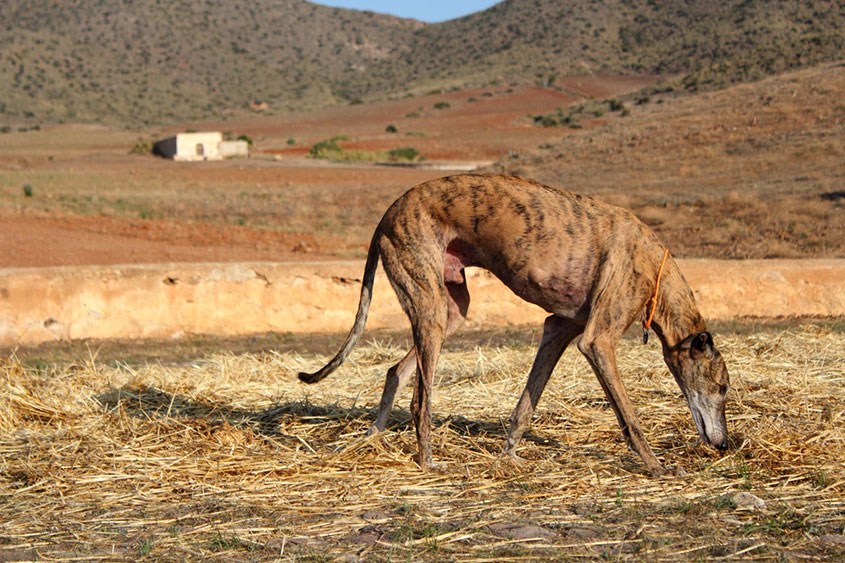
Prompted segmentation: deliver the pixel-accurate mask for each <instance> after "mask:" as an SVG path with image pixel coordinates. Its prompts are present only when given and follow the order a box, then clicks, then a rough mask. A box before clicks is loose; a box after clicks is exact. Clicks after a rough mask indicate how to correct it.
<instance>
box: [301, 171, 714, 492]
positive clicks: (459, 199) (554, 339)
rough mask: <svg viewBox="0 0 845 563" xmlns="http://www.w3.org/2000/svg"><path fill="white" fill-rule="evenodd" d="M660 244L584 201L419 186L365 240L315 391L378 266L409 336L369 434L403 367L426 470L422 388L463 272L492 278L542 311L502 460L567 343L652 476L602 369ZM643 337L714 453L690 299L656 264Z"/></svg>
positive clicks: (644, 291) (517, 184) (674, 270)
mask: <svg viewBox="0 0 845 563" xmlns="http://www.w3.org/2000/svg"><path fill="white" fill-rule="evenodd" d="M664 250H665V248H664V246H663V245H662V244H661V243H660V241H659V240H658V238H657V236H656V235H655V234H654V232H653V231H652V230H651V229H649V228H648V227H647V226H645V225H644V224H643V223H642V222H640V221H639V220H638V219H637V218H636V217H635V216H634V215H633V214H632V213H631V212H629V211H627V210H625V209H621V208H619V207H614V206H612V205H609V204H606V203H603V202H600V201H596V200H594V199H592V198H590V197H586V196H583V195H579V194H576V193H571V192H568V191H565V190H561V189H556V188H552V187H549V186H544V185H542V184H539V183H537V182H534V181H531V180H525V179H521V178H517V177H513V176H497V175H481V174H467V175H462V176H452V177H447V178H441V179H438V180H432V181H430V182H425V183H423V184H420V185H418V186H416V187H414V188H412V189H410V190H409V191H408V192H406V193H405V194H404V195H402V196H401V197H400V198H399V199H397V200H396V201H395V202H394V203H393V205H391V206H390V208H389V209H388V210H387V212H386V213H385V214H384V217H383V218H382V220H381V222H380V223H379V225H378V227H377V228H376V230H375V233H374V234H373V238H372V242H371V243H370V248H369V252H368V254H367V263H366V267H365V269H364V278H363V282H362V287H361V300H360V302H359V304H358V314H357V315H356V317H355V323H354V325H353V327H352V330H351V331H350V333H349V336H348V337H347V338H346V341H345V343H344V344H343V347H342V349H341V350H340V351H339V352H338V353H337V355H336V356H335V357H334V358H333V359H332V360H331V361H330V362H329V363H328V364H327V365H326V366H325V367H323V368H322V369H321V370H319V371H317V372H315V373H312V374H308V373H300V374H299V378H300V379H301V380H302V381H304V382H306V383H315V382H317V381H320V380H321V379H323V378H324V377H326V376H327V375H328V374H330V373H331V372H332V371H334V370H335V369H336V368H337V367H338V366H339V365H340V364H341V363H343V361H344V360H345V359H346V357H347V356H348V355H349V352H350V351H351V349H352V347H353V346H354V345H355V343H356V342H357V341H358V338H359V337H360V336H361V333H362V332H363V330H364V324H365V322H366V319H367V312H368V311H369V306H370V297H371V295H372V288H373V278H374V276H375V271H376V267H377V266H378V260H379V257H380V258H381V260H382V263H383V265H384V269H385V272H386V273H387V277H388V279H389V280H390V283H391V284H392V286H393V289H394V290H395V292H396V295H397V297H398V298H399V302H400V303H401V305H402V308H403V309H404V310H405V313H406V314H407V315H408V318H409V319H410V321H411V327H412V329H413V338H414V346H413V348H411V350H410V351H409V352H408V353H407V355H406V356H405V357H404V358H403V359H402V360H401V361H400V362H399V363H398V364H396V365H395V366H393V367H392V368H390V370H388V372H387V380H386V382H385V386H384V392H383V394H382V399H381V404H380V406H379V412H378V415H377V417H376V421H375V423H374V424H373V427H372V429H371V432H379V431H382V430H384V428H385V425H386V423H387V417H388V415H389V413H390V410H391V408H392V406H393V399H394V396H395V394H396V390H397V389H398V388H400V387H401V386H402V385H404V384H405V383H406V382H407V380H408V378H409V377H410V375H411V373H412V372H413V371H414V368H416V373H417V381H416V387H415V388H414V395H413V399H412V401H411V413H412V414H413V418H414V424H415V426H416V432H417V440H418V444H419V453H418V455H417V457H416V458H415V459H416V461H417V463H419V464H420V465H421V466H422V467H431V466H432V462H431V444H430V439H429V434H430V426H431V410H430V405H431V382H432V380H433V377H434V369H435V366H436V364H437V358H438V356H439V354H440V348H441V345H442V344H443V340H444V338H445V337H446V336H447V335H448V334H449V333H451V332H452V331H454V330H455V329H456V328H457V327H458V326H459V325H460V324H461V323H462V322H463V320H464V318H465V316H466V313H467V308H468V307H469V292H468V291H467V286H466V279H465V276H464V268H466V267H467V266H479V267H482V268H486V269H487V270H489V271H491V272H492V273H493V274H495V275H496V276H497V277H498V278H499V279H500V280H501V281H502V282H504V284H505V285H507V286H508V287H509V288H510V289H511V290H512V291H513V292H514V293H516V294H517V295H519V296H520V297H521V298H523V299H525V300H526V301H529V302H531V303H535V304H536V305H539V306H540V307H542V308H543V309H545V310H546V311H548V312H549V313H551V316H549V317H548V318H547V319H546V321H545V324H544V326H543V337H542V341H541V342H540V347H539V350H538V351H537V357H536V359H535V360H534V364H533V366H532V367H531V371H530V373H529V374H528V383H527V384H526V386H525V390H524V391H523V393H522V397H521V398H520V400H519V403H518V404H517V406H516V408H515V409H514V411H513V414H512V415H511V418H510V429H509V431H508V438H507V445H506V448H505V449H506V451H507V452H508V453H510V454H511V455H515V448H516V445H517V442H518V441H519V439H520V438H521V437H522V435H523V433H524V432H525V430H526V429H527V427H528V425H529V422H530V419H531V415H532V414H533V412H534V409H535V408H536V406H537V402H538V401H539V399H540V394H541V393H542V392H543V388H544V387H545V386H546V382H547V381H548V379H549V375H550V374H551V372H552V370H553V369H554V366H555V364H556V363H557V361H558V359H559V358H560V356H561V354H562V353H563V351H564V349H565V348H566V347H567V345H568V344H569V343H570V342H572V340H573V339H575V338H576V337H577V336H578V335H580V336H581V338H580V340H579V341H578V344H577V345H578V349H579V350H580V351H581V352H582V353H583V354H584V356H586V358H587V360H588V361H589V363H590V365H591V366H592V368H593V370H594V371H595V373H596V376H597V377H598V380H599V383H600V384H601V386H602V388H603V389H604V392H605V394H606V395H607V398H608V400H609V401H610V405H611V406H612V407H613V411H614V412H615V413H616V418H617V420H618V421H619V425H620V426H621V427H622V433H623V435H624V436H625V439H626V440H627V442H628V445H629V447H630V448H631V449H633V450H634V451H635V452H637V454H639V455H640V457H641V458H642V460H643V461H644V462H645V464H646V466H647V467H648V469H649V470H650V471H651V473H652V474H654V475H660V474H664V473H666V472H667V470H666V468H665V467H664V466H663V465H662V464H661V463H660V461H659V460H658V459H657V457H655V455H654V453H653V452H652V450H651V448H650V447H649V445H648V442H647V441H646V438H645V435H644V434H643V431H642V427H641V426H640V422H639V420H638V418H637V415H636V413H635V411H634V407H633V406H632V404H631V401H630V400H629V398H628V394H627V392H626V391H625V387H624V386H623V384H622V380H621V378H620V376H619V370H618V369H617V366H616V356H615V354H614V347H615V346H616V344H617V342H618V341H619V339H620V337H621V336H622V334H623V333H624V332H625V329H626V328H627V327H628V326H629V325H630V324H631V323H632V322H633V321H634V319H636V318H637V317H638V316H639V315H642V314H643V311H644V309H645V307H646V304H647V302H648V301H650V298H651V296H652V295H653V294H654V293H655V286H656V280H657V277H658V270H659V269H660V267H661V266H660V265H661V259H662V258H663V255H664ZM653 328H654V331H655V333H656V334H657V335H658V337H659V338H660V340H661V342H662V344H663V357H664V360H665V361H666V364H667V365H668V367H669V370H670V371H671V372H672V375H674V376H675V380H676V381H677V382H678V385H679V386H680V388H681V391H682V392H683V394H684V397H686V400H687V403H688V405H689V408H690V411H692V418H693V421H694V422H695V425H696V427H697V428H698V433H699V435H700V436H701V438H702V439H703V440H705V441H706V442H709V443H710V444H711V445H712V446H714V447H716V448H718V449H720V450H724V449H725V448H726V447H727V425H726V422H725V394H726V392H727V389H728V372H727V369H726V368H725V362H724V361H723V359H722V356H721V355H720V354H719V352H718V351H717V350H716V349H715V348H714V346H713V338H712V337H711V336H710V334H709V333H708V332H706V327H705V325H704V321H703V320H702V318H701V315H700V314H699V312H698V308H697V307H696V305H695V299H694V298H693V294H692V291H691V290H690V288H689V286H688V285H687V282H686V281H685V280H684V277H683V275H681V271H680V270H679V269H678V266H677V265H676V264H675V262H674V261H673V260H672V259H671V258H669V260H667V261H666V263H665V266H664V269H663V271H662V275H661V282H660V284H659V287H658V288H657V305H656V309H655V311H654V320H653Z"/></svg>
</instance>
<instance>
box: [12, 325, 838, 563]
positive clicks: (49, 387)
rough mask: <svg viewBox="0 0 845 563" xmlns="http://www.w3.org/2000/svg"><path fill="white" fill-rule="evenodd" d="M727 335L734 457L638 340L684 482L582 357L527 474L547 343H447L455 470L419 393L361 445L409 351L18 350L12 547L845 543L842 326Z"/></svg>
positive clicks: (599, 548) (666, 448) (441, 400)
mask: <svg viewBox="0 0 845 563" xmlns="http://www.w3.org/2000/svg"><path fill="white" fill-rule="evenodd" d="M718 340H719V344H720V346H721V348H722V350H723V352H724V354H725V356H726V358H727V359H728V365H729V369H730V371H731V373H732V376H733V386H734V388H733V390H732V391H731V392H730V403H729V412H728V418H729V424H730V429H731V434H732V447H731V449H730V450H729V451H728V452H727V453H725V454H724V455H722V454H720V453H719V452H716V451H714V450H712V449H710V448H707V447H704V446H702V445H701V444H700V443H699V442H698V439H697V437H696V435H695V430H694V428H693V425H692V422H691V419H690V416H689V413H688V411H687V408H686V406H685V405H684V404H683V403H682V401H681V398H680V393H679V391H678V389H677V387H676V386H675V383H674V382H673V380H672V378H671V377H670V376H669V375H668V372H667V370H666V368H665V366H664V365H663V363H662V359H661V353H660V350H659V347H658V346H657V345H656V344H655V343H654V342H652V343H651V344H649V345H648V346H642V345H641V344H639V343H637V342H635V341H633V340H625V341H623V342H622V344H621V345H620V350H619V355H620V365H621V367H622V369H623V370H624V373H625V380H626V382H627V385H628V389H629V391H630V392H631V394H632V396H633V400H634V402H635V404H636V405H637V406H638V408H639V411H640V414H641V418H642V419H643V422H644V425H645V427H646V429H647V432H648V434H649V437H650V440H651V444H652V446H653V447H654V449H655V451H656V453H657V454H658V455H659V456H661V457H662V458H663V459H664V461H665V462H666V463H668V464H669V465H672V466H676V467H680V468H683V469H684V470H685V471H686V475H685V476H682V477H672V478H665V479H653V478H650V477H648V476H647V475H645V472H644V468H643V465H642V464H641V463H640V461H639V459H638V458H636V457H635V456H634V455H633V454H631V453H630V452H628V451H627V450H626V449H625V448H624V443H623V442H622V440H621V435H620V432H619V429H618V427H617V425H616V421H615V418H614V416H613V414H612V411H611V410H610V409H609V408H608V404H607V402H606V401H605V399H604V397H603V396H602V394H601V390H600V388H599V386H598V383H597V382H596V381H595V378H594V376H593V375H592V373H591V372H590V371H589V368H588V366H587V364H586V362H585V361H584V360H583V358H581V357H580V355H579V354H578V353H577V351H575V350H570V351H568V352H567V353H566V354H565V356H564V358H563V360H562V361H561V364H560V365H559V367H558V369H557V372H556V374H555V376H554V377H553V378H552V381H551V382H550V384H549V388H548V389H547V391H546V394H545V395H544V397H543V400H542V401H541V405H540V408H539V410H538V413H537V415H536V416H535V420H534V424H533V429H532V430H531V432H530V433H529V435H528V436H527V439H526V440H525V441H524V442H523V445H522V447H521V449H520V454H521V456H522V458H523V461H522V463H520V464H518V465H516V464H514V463H512V462H510V461H507V460H503V459H501V458H500V457H499V454H500V448H501V445H502V443H503V441H504V435H505V432H506V424H507V417H508V415H509V414H510V410H511V409H512V408H513V406H514V405H515V403H516V400H517V397H518V394H519V392H520V391H521V386H522V385H523V384H524V380H525V374H526V373H527V370H528V367H529V365H530V362H531V359H532V352H533V350H531V349H530V348H528V347H525V346H520V347H515V348H507V347H504V348H489V347H487V348H477V349H469V350H466V349H465V350H453V351H448V350H447V351H446V353H445V354H444V356H443V357H442V359H441V363H440V368H439V371H438V381H437V385H436V388H435V397H434V413H435V421H434V426H435V429H434V432H433V443H434V455H435V458H436V460H438V461H441V462H444V463H445V464H446V465H445V469H444V470H443V472H439V473H426V472H423V471H421V470H419V469H418V468H417V467H416V466H415V465H414V463H413V462H412V461H411V455H412V453H413V452H414V451H415V448H416V444H415V438H414V432H413V428H412V427H411V425H410V424H409V415H408V411H407V406H406V405H407V401H408V396H409V390H404V391H403V393H402V394H401V395H400V398H399V402H401V405H399V406H398V407H397V409H396V410H395V412H394V417H393V419H392V423H391V427H390V428H389V430H388V431H387V432H386V433H385V434H384V435H382V436H380V437H373V438H362V434H363V433H364V431H365V430H366V429H367V427H368V425H369V424H370V423H371V421H372V419H373V416H374V405H375V404H377V401H378V398H379V394H380V391H381V382H382V374H383V373H384V371H385V370H386V369H387V367H388V366H389V365H390V363H391V362H393V361H395V360H396V359H398V358H399V356H400V354H401V352H402V350H400V349H398V348H396V347H393V346H391V345H389V344H385V343H371V344H369V345H367V346H363V347H361V348H360V349H359V350H358V351H357V352H356V353H355V354H354V356H353V358H352V360H351V361H350V362H348V363H347V365H345V366H344V367H343V368H341V370H340V372H338V373H336V374H334V375H333V376H332V377H331V378H330V379H328V380H326V381H325V382H323V384H320V385H317V386H310V387H308V386H303V385H301V384H300V383H298V382H297V381H296V378H295V376H294V374H295V372H297V371H299V370H302V369H312V368H315V367H318V366H319V365H320V363H321V362H322V361H323V359H324V358H316V357H307V358H306V357H300V356H298V355H296V354H274V353H268V354H265V355H260V356H259V355H232V354H220V355H215V356H212V357H207V358H203V359H201V360H197V361H193V362H189V363H185V364H182V365H143V366H137V365H136V366H131V365H118V366H109V365H104V364H103V363H98V361H97V358H96V354H95V353H92V354H91V357H89V358H84V359H80V361H79V362H78V363H74V364H72V365H58V366H40V367H38V366H33V367H25V366H24V365H23V364H22V363H21V362H20V361H18V360H17V359H16V358H14V357H12V358H7V359H4V360H0V377H2V380H3V386H2V388H0V389H1V390H2V391H1V392H0V498H2V500H0V502H2V512H0V515H2V518H0V559H10V558H17V559H27V558H36V557H37V558H43V559H46V560H74V559H84V560H97V559H104V560H116V559H118V560H125V559H138V558H141V559H177V558H178V559H188V560H201V559H215V560H232V559H236V560H273V559H298V558H307V559H326V560H332V559H335V558H339V557H344V556H345V559H347V560H348V559H354V556H359V557H362V558H369V559H376V560H384V559H409V560H410V559H426V560H428V559H447V560H449V559H469V560H485V559H503V558H504V559H509V560H510V559H519V558H525V559H541V558H549V557H553V558H581V557H583V558H587V557H590V558H591V557H597V556H606V557H620V558H632V559H641V558H645V559H655V560H676V559H710V558H737V559H741V558H753V559H777V558H784V557H785V558H787V559H804V558H810V559H814V558H819V559H825V558H836V557H842V556H843V553H845V535H844V534H845V529H843V527H845V500H843V491H845V430H843V428H845V398H843V389H845V364H843V351H844V350H845V345H843V344H845V337H843V334H842V333H841V332H837V331H831V330H827V329H822V328H818V327H813V326H806V327H802V328H800V329H794V330H787V331H784V332H775V333H772V332H769V333H766V334H752V335H741V336H740V335H727V336H722V337H720V338H719V339H718ZM739 492H749V493H751V494H753V495H755V496H756V497H758V498H759V499H762V500H763V501H765V507H764V508H752V507H747V506H745V505H744V500H743V499H742V498H741V497H735V496H734V495H735V494H736V493H739ZM752 500H753V497H752Z"/></svg>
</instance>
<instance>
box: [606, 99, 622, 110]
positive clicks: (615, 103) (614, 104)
mask: <svg viewBox="0 0 845 563" xmlns="http://www.w3.org/2000/svg"><path fill="white" fill-rule="evenodd" d="M607 103H608V105H609V106H610V111H619V110H622V109H624V108H625V104H623V103H622V102H620V101H619V100H617V99H616V98H613V99H610V100H607Z"/></svg>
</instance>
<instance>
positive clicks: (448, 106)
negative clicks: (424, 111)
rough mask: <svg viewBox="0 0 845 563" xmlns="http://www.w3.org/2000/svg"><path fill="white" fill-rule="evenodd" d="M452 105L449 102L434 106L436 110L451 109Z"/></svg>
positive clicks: (438, 103)
mask: <svg viewBox="0 0 845 563" xmlns="http://www.w3.org/2000/svg"><path fill="white" fill-rule="evenodd" d="M450 107H452V106H451V104H450V103H449V102H437V103H435V104H434V109H449V108H450Z"/></svg>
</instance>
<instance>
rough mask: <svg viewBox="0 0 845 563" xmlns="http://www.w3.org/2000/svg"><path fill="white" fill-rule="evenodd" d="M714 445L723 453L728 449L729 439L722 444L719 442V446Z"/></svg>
mask: <svg viewBox="0 0 845 563" xmlns="http://www.w3.org/2000/svg"><path fill="white" fill-rule="evenodd" d="M713 445H714V446H715V447H716V449H717V450H719V451H720V452H723V451H725V450H727V449H728V439H727V438H725V439H724V440H722V441H721V442H719V443H717V444H713Z"/></svg>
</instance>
